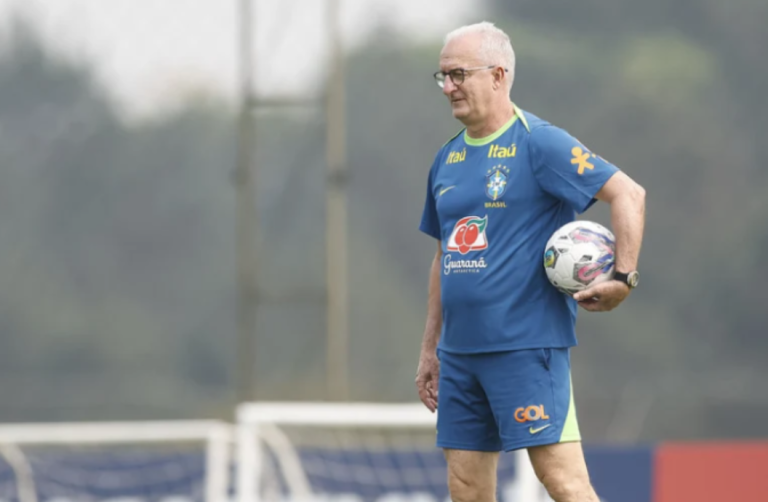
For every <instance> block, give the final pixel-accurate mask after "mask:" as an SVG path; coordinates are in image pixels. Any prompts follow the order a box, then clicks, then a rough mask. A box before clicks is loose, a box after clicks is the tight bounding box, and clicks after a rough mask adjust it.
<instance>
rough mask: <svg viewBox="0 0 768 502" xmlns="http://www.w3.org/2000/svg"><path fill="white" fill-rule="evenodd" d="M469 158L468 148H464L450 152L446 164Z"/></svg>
mask: <svg viewBox="0 0 768 502" xmlns="http://www.w3.org/2000/svg"><path fill="white" fill-rule="evenodd" d="M465 160H467V149H466V148H464V149H463V150H462V151H460V152H451V153H449V154H448V159H447V160H446V161H445V163H446V164H458V163H459V162H464V161H465Z"/></svg>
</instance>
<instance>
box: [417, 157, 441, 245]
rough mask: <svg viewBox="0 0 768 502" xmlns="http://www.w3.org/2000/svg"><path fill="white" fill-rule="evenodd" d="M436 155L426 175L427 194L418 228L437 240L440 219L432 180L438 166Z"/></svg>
mask: <svg viewBox="0 0 768 502" xmlns="http://www.w3.org/2000/svg"><path fill="white" fill-rule="evenodd" d="M438 158H439V155H438V157H436V158H435V161H434V162H433V163H432V167H431V168H430V169H429V176H428V177H427V195H426V198H425V200H424V211H423V212H422V214H421V224H420V225H419V230H421V231H422V232H424V233H425V234H427V235H431V236H432V237H434V238H435V239H437V240H440V239H441V233H440V220H439V218H438V216H437V205H436V203H435V192H434V180H435V172H436V171H437V166H438Z"/></svg>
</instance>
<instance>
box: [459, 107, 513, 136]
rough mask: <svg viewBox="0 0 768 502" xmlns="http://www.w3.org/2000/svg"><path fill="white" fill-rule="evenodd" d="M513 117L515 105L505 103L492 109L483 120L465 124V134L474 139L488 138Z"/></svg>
mask: <svg viewBox="0 0 768 502" xmlns="http://www.w3.org/2000/svg"><path fill="white" fill-rule="evenodd" d="M514 115H515V105H513V104H512V102H511V101H507V102H505V103H504V104H503V105H502V106H499V107H498V108H494V109H493V111H492V112H491V114H490V115H489V116H487V117H485V118H484V119H483V120H481V121H479V122H477V123H474V124H467V134H468V135H469V137H470V138H474V139H480V138H485V137H486V136H490V135H491V134H493V133H495V132H496V131H498V130H499V129H501V127H502V126H503V125H504V124H506V123H507V122H509V120H510V119H511V118H512V117H513V116H514Z"/></svg>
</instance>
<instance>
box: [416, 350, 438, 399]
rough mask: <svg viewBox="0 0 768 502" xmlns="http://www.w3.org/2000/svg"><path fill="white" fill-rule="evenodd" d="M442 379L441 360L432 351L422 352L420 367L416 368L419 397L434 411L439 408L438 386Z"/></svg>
mask: <svg viewBox="0 0 768 502" xmlns="http://www.w3.org/2000/svg"><path fill="white" fill-rule="evenodd" d="M439 380H440V361H439V360H438V359H437V354H436V353H435V352H434V351H432V352H431V353H429V352H422V353H421V357H419V368H418V369H417V370H416V388H417V389H418V390H419V399H421V402H422V403H424V406H426V407H427V408H428V409H429V411H431V412H432V413H434V412H435V410H436V409H437V387H438V381H439Z"/></svg>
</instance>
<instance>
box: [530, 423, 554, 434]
mask: <svg viewBox="0 0 768 502" xmlns="http://www.w3.org/2000/svg"><path fill="white" fill-rule="evenodd" d="M550 425H552V424H547V425H542V426H541V427H539V428H538V429H534V428H533V427H530V428H529V429H528V432H530V433H531V434H538V433H539V432H541V431H543V430H544V429H546V428H547V427H549V426H550Z"/></svg>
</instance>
